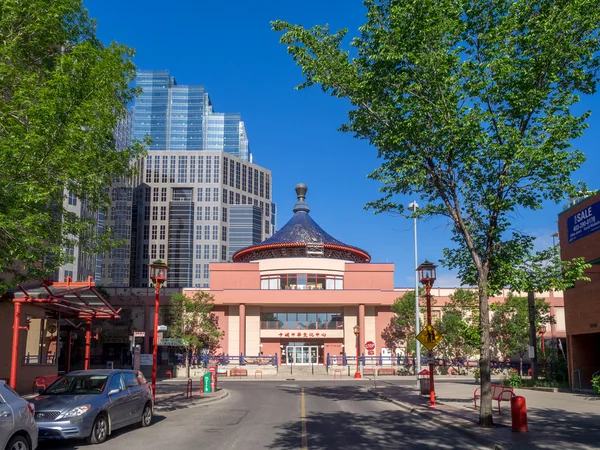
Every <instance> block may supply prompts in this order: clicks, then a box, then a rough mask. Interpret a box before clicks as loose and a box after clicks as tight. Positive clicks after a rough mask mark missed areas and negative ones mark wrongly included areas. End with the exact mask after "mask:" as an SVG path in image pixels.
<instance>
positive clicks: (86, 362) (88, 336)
mask: <svg viewBox="0 0 600 450" xmlns="http://www.w3.org/2000/svg"><path fill="white" fill-rule="evenodd" d="M91 346H92V319H85V356H84V359H83V370H90V349H91Z"/></svg>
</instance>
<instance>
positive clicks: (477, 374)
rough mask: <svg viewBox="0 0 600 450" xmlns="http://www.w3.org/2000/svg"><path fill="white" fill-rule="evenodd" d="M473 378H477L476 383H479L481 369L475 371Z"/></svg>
mask: <svg viewBox="0 0 600 450" xmlns="http://www.w3.org/2000/svg"><path fill="white" fill-rule="evenodd" d="M473 376H474V377H475V382H477V383H478V382H479V378H481V374H480V372H479V369H475V371H474V372H473Z"/></svg>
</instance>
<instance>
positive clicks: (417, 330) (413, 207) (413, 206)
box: [408, 202, 421, 384]
mask: <svg viewBox="0 0 600 450" xmlns="http://www.w3.org/2000/svg"><path fill="white" fill-rule="evenodd" d="M418 208H419V204H418V203H417V202H411V203H409V204H408V210H409V211H412V212H413V214H414V213H416V212H417V209H418ZM413 228H414V231H415V232H414V236H415V336H417V335H418V334H419V333H420V332H421V323H420V322H421V321H420V314H419V274H418V273H417V267H418V266H419V262H418V261H419V257H418V254H417V218H416V217H414V218H413ZM415 341H416V346H417V349H416V357H417V384H418V383H419V372H421V343H420V342H419V340H418V339H415Z"/></svg>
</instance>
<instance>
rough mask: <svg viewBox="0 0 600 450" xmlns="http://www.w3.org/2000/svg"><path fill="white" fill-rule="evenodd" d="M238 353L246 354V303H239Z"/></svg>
mask: <svg viewBox="0 0 600 450" xmlns="http://www.w3.org/2000/svg"><path fill="white" fill-rule="evenodd" d="M240 353H241V354H242V355H245V354H246V305H245V304H244V303H240Z"/></svg>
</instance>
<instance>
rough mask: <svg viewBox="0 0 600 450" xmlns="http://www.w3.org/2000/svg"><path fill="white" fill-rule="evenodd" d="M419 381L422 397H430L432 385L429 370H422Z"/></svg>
mask: <svg viewBox="0 0 600 450" xmlns="http://www.w3.org/2000/svg"><path fill="white" fill-rule="evenodd" d="M418 379H419V389H420V391H421V395H429V393H430V392H431V384H430V383H429V370H427V369H423V370H421V371H420V372H419V375H418Z"/></svg>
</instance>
